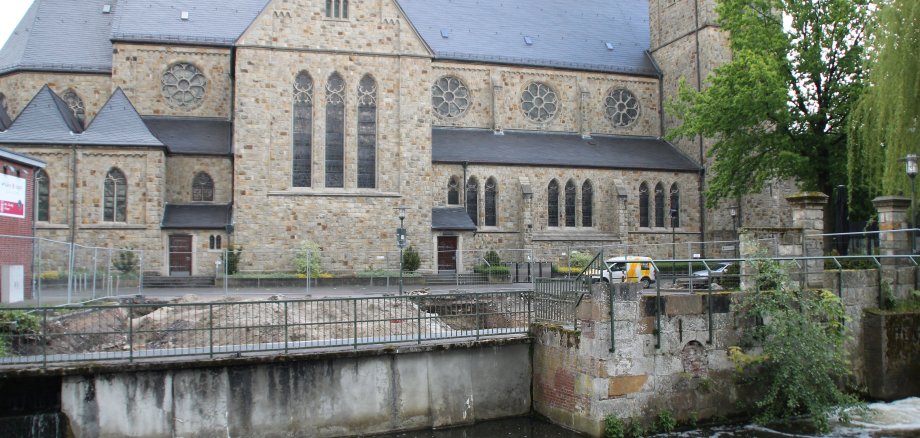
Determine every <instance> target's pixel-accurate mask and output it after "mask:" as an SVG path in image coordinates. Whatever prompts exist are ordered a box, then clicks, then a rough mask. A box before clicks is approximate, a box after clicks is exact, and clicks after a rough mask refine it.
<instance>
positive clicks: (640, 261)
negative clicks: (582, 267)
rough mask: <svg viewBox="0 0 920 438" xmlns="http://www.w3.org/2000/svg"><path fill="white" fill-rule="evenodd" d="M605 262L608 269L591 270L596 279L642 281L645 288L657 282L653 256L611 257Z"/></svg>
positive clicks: (592, 276) (605, 281) (626, 281)
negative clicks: (601, 270)
mask: <svg viewBox="0 0 920 438" xmlns="http://www.w3.org/2000/svg"><path fill="white" fill-rule="evenodd" d="M604 264H605V265H606V266H607V269H605V270H604V271H603V272H598V270H596V269H595V270H593V271H592V272H591V278H592V279H594V281H603V282H604V283H609V282H611V281H614V282H621V283H640V284H642V288H643V289H645V288H648V287H649V286H650V285H651V284H652V283H654V282H655V267H654V266H653V265H652V259H651V257H642V256H627V257H611V258H609V259H607V260H604Z"/></svg>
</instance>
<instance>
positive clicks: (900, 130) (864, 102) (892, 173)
mask: <svg viewBox="0 0 920 438" xmlns="http://www.w3.org/2000/svg"><path fill="white" fill-rule="evenodd" d="M871 37H872V38H871V39H870V40H871V47H872V49H871V50H869V54H870V56H869V57H868V59H867V67H868V68H869V71H870V73H869V78H868V81H867V82H868V84H867V87H866V91H865V93H864V94H863V96H862V97H861V98H860V100H859V102H858V104H857V105H856V108H855V110H854V112H853V117H852V118H851V120H850V130H851V131H850V133H851V137H852V138H853V141H851V142H850V145H849V157H848V158H849V180H850V187H851V189H850V201H851V202H850V205H851V211H853V213H854V214H852V215H853V216H854V217H856V218H858V219H866V218H867V217H868V216H869V215H870V214H871V213H870V212H872V211H873V210H874V209H873V208H872V205H871V200H872V198H874V197H876V196H878V195H891V194H897V193H910V185H909V184H910V180H909V179H908V178H907V176H906V175H905V172H904V165H903V163H899V162H898V160H899V159H900V158H903V157H904V156H906V155H907V154H910V153H914V154H916V153H918V152H920V145H918V144H917V139H918V132H917V130H918V128H920V126H918V124H920V120H918V117H920V76H918V75H917V72H918V71H920V2H918V1H916V0H892V1H886V2H884V3H882V5H881V9H880V10H879V12H878V26H877V27H876V28H875V32H873V33H872V35H871Z"/></svg>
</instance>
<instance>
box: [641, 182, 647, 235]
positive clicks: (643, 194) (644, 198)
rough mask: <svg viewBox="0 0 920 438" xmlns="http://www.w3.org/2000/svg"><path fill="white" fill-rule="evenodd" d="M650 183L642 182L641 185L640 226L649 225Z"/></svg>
mask: <svg viewBox="0 0 920 438" xmlns="http://www.w3.org/2000/svg"><path fill="white" fill-rule="evenodd" d="M648 213H649V212H648V184H646V183H644V182H643V183H642V185H640V186H639V226H640V227H643V228H647V227H648V226H649V225H648V223H649V220H648V218H649V215H648Z"/></svg>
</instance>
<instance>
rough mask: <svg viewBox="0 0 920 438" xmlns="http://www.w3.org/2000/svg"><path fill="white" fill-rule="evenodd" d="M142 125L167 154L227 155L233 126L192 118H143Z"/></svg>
mask: <svg viewBox="0 0 920 438" xmlns="http://www.w3.org/2000/svg"><path fill="white" fill-rule="evenodd" d="M144 123H146V124H147V127H148V128H149V129H150V132H152V133H153V135H155V136H156V137H157V138H159V139H160V141H162V142H163V144H165V145H166V148H167V150H168V151H169V153H171V154H185V155H229V154H231V153H232V152H233V144H232V140H233V136H232V132H233V124H232V123H231V122H230V121H229V120H223V119H214V118H203V117H202V118H193V117H159V116H157V117H154V116H151V117H144Z"/></svg>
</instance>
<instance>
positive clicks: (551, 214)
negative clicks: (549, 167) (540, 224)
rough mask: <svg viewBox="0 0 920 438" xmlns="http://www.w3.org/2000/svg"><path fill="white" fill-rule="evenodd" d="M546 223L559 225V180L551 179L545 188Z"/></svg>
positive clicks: (551, 225) (552, 225)
mask: <svg viewBox="0 0 920 438" xmlns="http://www.w3.org/2000/svg"><path fill="white" fill-rule="evenodd" d="M546 225H547V226H549V227H558V226H559V182H558V181H556V180H552V181H550V182H549V187H547V188H546Z"/></svg>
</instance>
